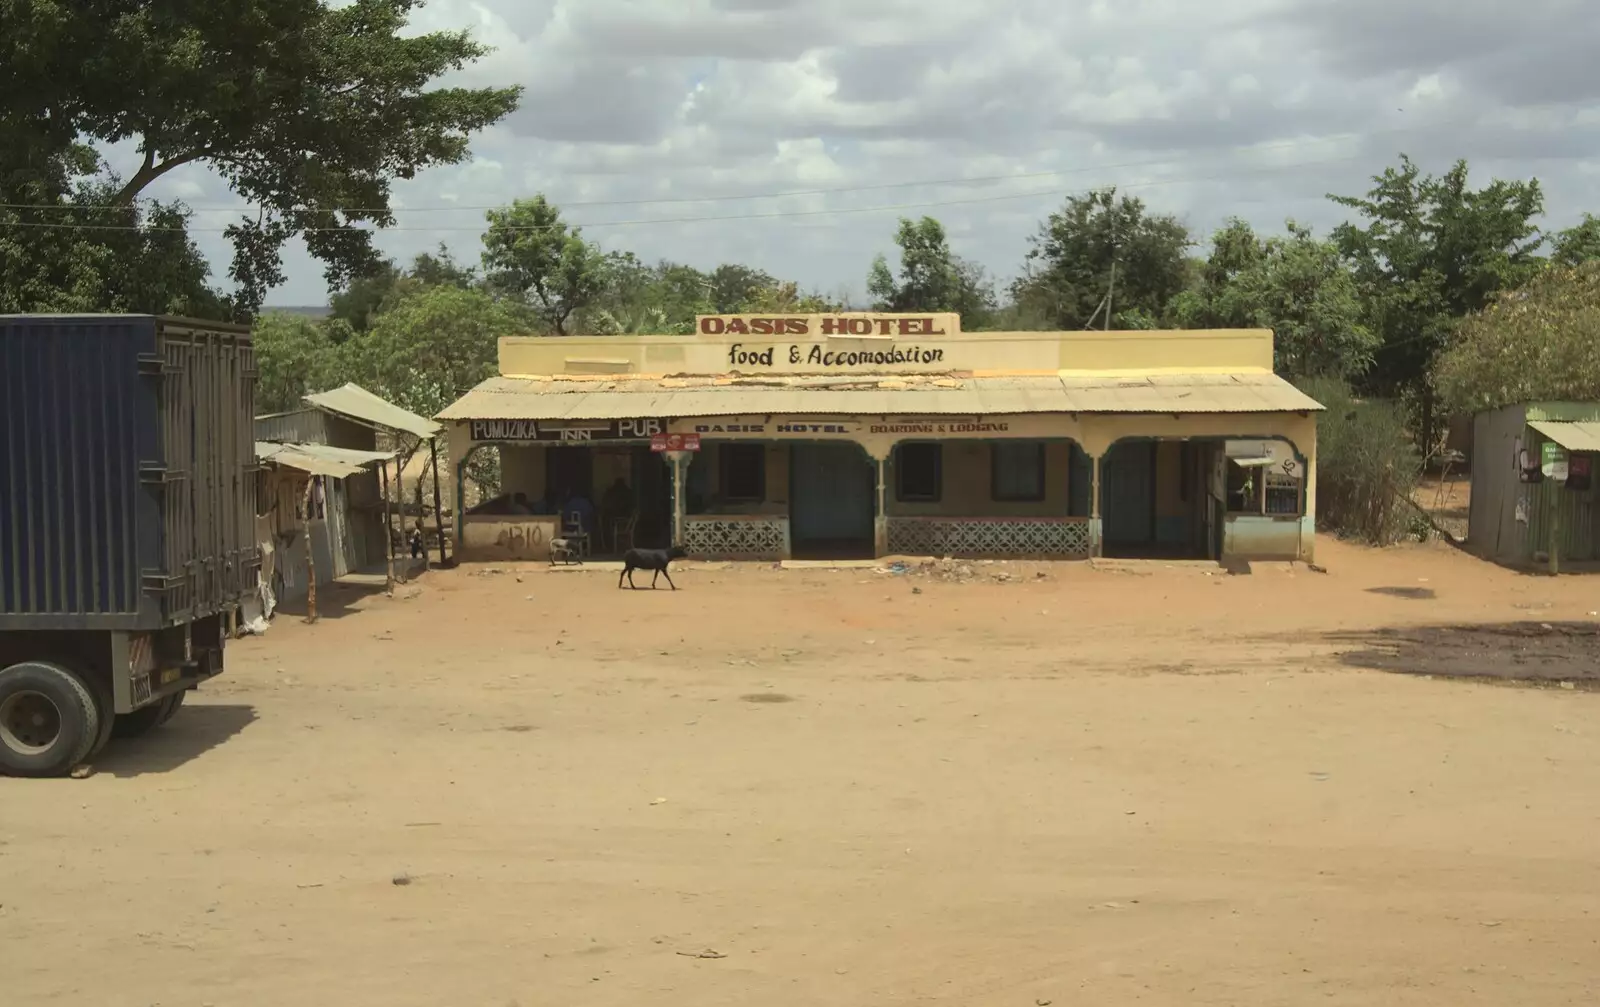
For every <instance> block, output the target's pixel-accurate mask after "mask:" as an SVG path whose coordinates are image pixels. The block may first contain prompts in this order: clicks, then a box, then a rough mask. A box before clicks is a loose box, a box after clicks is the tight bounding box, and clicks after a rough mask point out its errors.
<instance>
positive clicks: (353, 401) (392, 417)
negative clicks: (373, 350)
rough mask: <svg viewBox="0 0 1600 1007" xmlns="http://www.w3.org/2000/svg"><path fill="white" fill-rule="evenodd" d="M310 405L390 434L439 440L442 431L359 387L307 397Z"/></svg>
mask: <svg viewBox="0 0 1600 1007" xmlns="http://www.w3.org/2000/svg"><path fill="white" fill-rule="evenodd" d="M306 401H307V402H309V403H311V404H312V405H314V406H317V407H319V408H321V409H326V410H328V411H329V412H330V413H338V414H340V415H341V416H349V417H351V418H352V419H357V420H365V421H366V422H368V423H371V424H372V425H373V426H378V427H385V428H387V429H389V430H403V431H405V432H406V433H408V434H414V435H415V436H417V437H422V438H428V437H437V436H438V435H439V431H440V429H441V428H440V426H439V424H437V423H435V422H433V421H432V420H430V419H426V418H424V417H421V416H418V415H417V414H416V413H414V412H411V411H410V410H408V409H401V408H400V407H399V406H397V405H395V404H394V403H393V402H389V401H387V400H385V399H380V398H379V397H378V396H376V395H374V394H372V393H371V392H369V391H367V390H366V389H365V388H362V387H361V386H360V385H357V384H348V385H344V386H343V387H340V388H335V389H333V390H332V391H330V392H318V393H317V394H315V395H307V396H306Z"/></svg>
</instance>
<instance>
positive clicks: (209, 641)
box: [0, 315, 260, 777]
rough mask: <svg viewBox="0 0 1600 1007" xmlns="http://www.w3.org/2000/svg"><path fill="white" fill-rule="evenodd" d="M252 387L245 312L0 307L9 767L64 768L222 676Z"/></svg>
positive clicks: (1, 753)
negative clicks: (195, 314)
mask: <svg viewBox="0 0 1600 1007" xmlns="http://www.w3.org/2000/svg"><path fill="white" fill-rule="evenodd" d="M254 388H255V362H254V355H253V349H252V344H251V340H250V330H249V328H248V327H245V326H238V325H228V324H221V323H217V322H202V321H196V320H191V319H181V318H169V317H159V316H152V315H0V774H9V775H13V776H34V777H50V776H63V775H67V774H69V773H71V772H72V770H73V769H74V768H76V767H77V766H78V765H80V764H83V763H85V762H86V761H87V760H89V759H91V758H93V757H94V756H95V754H96V753H97V752H99V751H100V749H101V748H102V747H104V746H105V744H106V743H107V741H108V740H109V739H110V738H111V737H112V736H113V735H117V736H126V737H136V736H139V735H141V734H144V733H145V732H147V731H150V730H152V729H153V728H156V727H158V726H159V725H161V724H162V723H164V722H165V721H166V720H167V719H168V718H170V717H171V716H172V715H173V713H175V712H176V711H177V709H178V707H179V706H180V704H181V703H182V702H183V698H184V696H185V695H186V694H187V692H188V691H189V690H191V689H193V688H195V687H196V686H198V685H199V684H200V683H201V682H203V681H205V680H206V679H208V678H211V677H213V676H215V675H217V674H219V673H221V671H222V659H223V650H224V647H225V645H226V642H227V637H228V623H229V619H230V616H231V615H232V614H233V613H234V612H236V611H237V608H238V606H239V603H240V601H241V599H242V598H244V597H245V596H246V595H247V594H249V593H251V592H253V591H255V590H256V585H257V575H258V571H259V569H260V554H259V551H258V549H257V545H256V542H255V509H256V504H255V498H256V483H255V474H256V460H255V446H254V444H255V440H254V431H253V425H254V411H255V410H254V398H255V392H254Z"/></svg>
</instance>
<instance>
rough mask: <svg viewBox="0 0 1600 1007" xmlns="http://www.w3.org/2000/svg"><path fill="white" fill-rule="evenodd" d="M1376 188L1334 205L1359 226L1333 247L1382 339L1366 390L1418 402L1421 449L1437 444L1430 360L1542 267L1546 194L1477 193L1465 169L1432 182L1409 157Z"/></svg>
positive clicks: (1499, 184)
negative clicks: (1540, 220) (1460, 326)
mask: <svg viewBox="0 0 1600 1007" xmlns="http://www.w3.org/2000/svg"><path fill="white" fill-rule="evenodd" d="M1373 182H1374V185H1373V188H1372V189H1371V190H1370V191H1368V193H1367V195H1366V196H1365V197H1359V196H1331V197H1330V198H1331V199H1333V201H1334V202H1336V203H1338V204H1340V205H1341V206H1346V207H1349V208H1350V209H1353V210H1355V211H1357V213H1358V214H1359V215H1360V217H1361V222H1360V223H1356V222H1349V223H1345V224H1341V225H1340V226H1339V227H1337V228H1335V229H1334V231H1333V238H1334V241H1335V242H1337V243H1338V245H1339V249H1340V251H1341V252H1342V253H1343V254H1344V256H1345V258H1346V259H1347V260H1349V262H1350V263H1351V265H1352V267H1353V268H1354V270H1355V276H1356V281H1357V283H1358V284H1359V285H1360V289H1361V296H1362V298H1363V299H1364V301H1365V303H1366V305H1367V311H1366V315H1367V325H1368V327H1369V328H1371V329H1372V331H1373V332H1374V333H1375V334H1376V335H1377V336H1378V339H1379V348H1378V351H1377V359H1376V364H1375V366H1374V367H1373V368H1372V370H1371V371H1370V372H1369V373H1368V376H1367V380H1366V381H1365V382H1364V385H1365V386H1366V387H1367V389H1368V390H1369V391H1372V392H1376V393H1379V394H1385V395H1393V394H1396V393H1399V394H1405V395H1415V396H1416V397H1417V400H1418V405H1419V409H1420V415H1419V417H1418V420H1419V424H1418V425H1419V427H1420V430H1419V433H1420V434H1421V438H1422V442H1423V443H1424V444H1432V443H1433V427H1434V421H1433V412H1434V410H1433V390H1432V387H1431V386H1430V385H1429V383H1428V381H1427V377H1428V374H1429V372H1430V371H1431V370H1432V368H1433V361H1434V357H1435V356H1436V354H1437V353H1438V351H1439V349H1440V348H1441V347H1442V346H1443V345H1444V344H1445V341H1446V339H1447V338H1448V336H1449V334H1450V332H1451V331H1452V330H1453V329H1454V328H1455V326H1456V324H1457V323H1458V322H1459V321H1460V320H1461V319H1462V318H1464V317H1466V316H1467V315H1468V314H1470V313H1472V312H1475V311H1481V310H1482V309H1483V308H1484V307H1485V306H1486V305H1487V304H1488V303H1489V302H1490V300H1491V299H1493V297H1494V295H1495V294H1496V293H1498V292H1499V291H1502V290H1513V289H1515V288H1517V287H1520V286H1522V285H1523V284H1524V283H1526V282H1527V281H1528V280H1530V279H1531V278H1532V277H1533V276H1534V275H1535V274H1536V273H1537V272H1538V271H1539V270H1540V269H1541V268H1542V265H1543V263H1542V260H1541V259H1540V258H1539V255H1538V248H1539V246H1540V245H1541V244H1542V243H1543V240H1544V239H1543V237H1542V236H1541V235H1540V234H1539V231H1538V228H1537V227H1536V226H1535V225H1534V223H1533V220H1534V218H1535V217H1537V216H1539V214H1540V213H1542V212H1543V210H1544V194H1543V192H1542V190H1541V189H1540V188H1539V183H1538V182H1537V181H1529V182H1506V181H1501V180H1498V179H1496V180H1495V181H1493V182H1490V183H1489V184H1488V185H1487V186H1485V187H1484V188H1482V189H1472V188H1470V187H1469V186H1468V177H1467V162H1465V161H1458V162H1456V164H1455V165H1454V166H1453V167H1452V168H1451V169H1450V170H1449V171H1447V172H1446V173H1445V174H1444V175H1442V176H1438V177H1435V176H1433V175H1424V174H1423V173H1422V171H1421V169H1419V168H1418V167H1417V166H1416V165H1415V164H1414V163H1412V161H1411V159H1410V158H1408V157H1404V156H1402V157H1401V159H1400V166H1399V167H1398V168H1387V169H1385V170H1384V172H1383V174H1381V175H1377V176H1375V177H1374V179H1373Z"/></svg>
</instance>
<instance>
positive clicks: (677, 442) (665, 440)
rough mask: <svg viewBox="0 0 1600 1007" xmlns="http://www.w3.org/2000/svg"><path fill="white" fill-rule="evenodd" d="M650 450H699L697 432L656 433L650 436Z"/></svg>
mask: <svg viewBox="0 0 1600 1007" xmlns="http://www.w3.org/2000/svg"><path fill="white" fill-rule="evenodd" d="M650 450H651V451H699V450H700V435H699V434H656V435H655V436H654V437H652V438H650Z"/></svg>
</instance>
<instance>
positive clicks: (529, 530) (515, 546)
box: [494, 524, 544, 553]
mask: <svg viewBox="0 0 1600 1007" xmlns="http://www.w3.org/2000/svg"><path fill="white" fill-rule="evenodd" d="M494 544H495V545H497V546H499V547H500V548H501V549H504V550H506V551H507V552H512V553H521V552H530V551H533V550H535V549H538V548H539V547H540V546H541V545H543V544H544V526H543V525H537V524H513V525H507V526H505V527H504V528H501V529H500V534H498V535H496V536H495V537H494Z"/></svg>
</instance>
